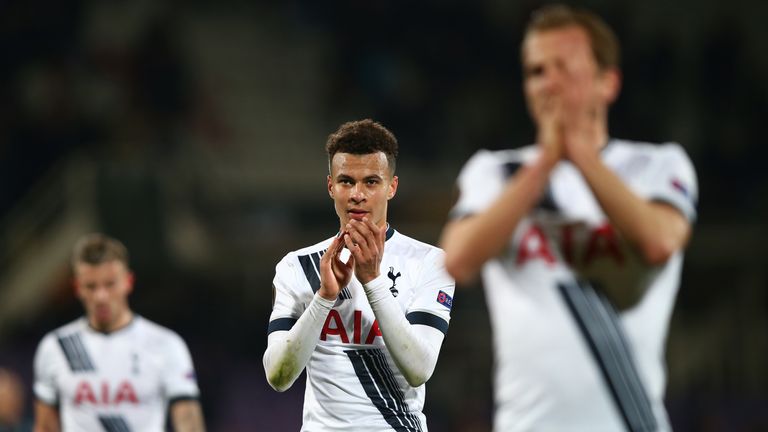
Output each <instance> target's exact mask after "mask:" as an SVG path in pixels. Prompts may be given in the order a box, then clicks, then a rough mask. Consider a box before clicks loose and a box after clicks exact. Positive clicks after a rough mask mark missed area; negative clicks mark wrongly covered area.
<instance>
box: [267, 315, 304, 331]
mask: <svg viewBox="0 0 768 432" xmlns="http://www.w3.org/2000/svg"><path fill="white" fill-rule="evenodd" d="M296 321H298V320H297V319H296V318H278V319H276V320H273V321H270V322H269V327H267V334H270V333H272V332H276V331H280V330H290V329H292V328H293V325H294V324H296Z"/></svg>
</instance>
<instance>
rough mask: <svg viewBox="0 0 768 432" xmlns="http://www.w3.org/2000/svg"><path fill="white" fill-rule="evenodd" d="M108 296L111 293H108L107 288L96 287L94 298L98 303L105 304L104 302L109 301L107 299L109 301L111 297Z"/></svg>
mask: <svg viewBox="0 0 768 432" xmlns="http://www.w3.org/2000/svg"><path fill="white" fill-rule="evenodd" d="M108 294H109V293H108V292H107V288H106V287H103V286H98V287H96V289H95V290H94V293H93V298H94V299H95V300H96V301H97V302H98V303H103V302H105V301H107V299H108V297H109V295H108Z"/></svg>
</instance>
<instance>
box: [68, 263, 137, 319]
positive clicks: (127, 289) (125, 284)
mask: <svg viewBox="0 0 768 432" xmlns="http://www.w3.org/2000/svg"><path fill="white" fill-rule="evenodd" d="M132 289H133V274H132V273H131V272H130V271H129V270H128V269H127V268H126V266H125V264H124V263H123V262H121V261H118V260H115V261H108V262H105V263H102V264H97V265H91V264H86V263H78V264H77V265H76V267H75V291H76V293H77V296H78V298H79V299H80V301H81V302H82V303H83V306H84V307H85V312H86V314H87V315H88V321H89V323H90V324H91V326H93V327H94V328H96V329H97V330H100V331H112V330H115V329H116V328H117V327H119V326H121V325H123V324H124V322H125V320H126V319H127V318H128V317H129V308H128V295H129V294H130V293H131V290H132Z"/></svg>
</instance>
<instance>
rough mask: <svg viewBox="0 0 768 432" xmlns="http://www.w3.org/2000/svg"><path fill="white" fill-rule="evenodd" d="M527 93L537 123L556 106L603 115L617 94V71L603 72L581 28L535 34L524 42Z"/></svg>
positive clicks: (574, 27)
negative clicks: (561, 105)
mask: <svg viewBox="0 0 768 432" xmlns="http://www.w3.org/2000/svg"><path fill="white" fill-rule="evenodd" d="M523 74H524V79H523V80H524V83H523V87H524V92H525V97H526V102H527V104H528V110H529V112H530V113H531V116H532V117H533V119H534V121H535V122H536V123H537V124H540V123H541V120H542V118H543V116H544V115H546V113H547V112H548V111H549V110H551V109H552V107H553V104H556V103H562V104H563V105H564V106H565V107H566V109H576V110H577V111H583V110H589V111H590V112H591V111H596V112H604V111H605V110H607V106H608V105H609V104H610V103H611V102H613V100H614V99H615V98H616V96H617V94H618V79H619V78H618V71H617V70H615V69H608V70H601V69H600V68H599V66H598V64H597V60H596V59H595V56H594V54H593V52H592V47H591V44H590V40H589V36H588V35H587V33H586V31H585V30H584V29H582V28H581V27H578V26H569V27H563V28H559V29H552V30H543V31H535V32H533V33H529V34H528V35H527V36H526V38H525V40H524V41H523Z"/></svg>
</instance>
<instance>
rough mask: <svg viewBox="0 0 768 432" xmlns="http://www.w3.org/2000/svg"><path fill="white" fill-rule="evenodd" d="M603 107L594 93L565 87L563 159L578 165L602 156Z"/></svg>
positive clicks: (583, 88)
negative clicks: (600, 110) (586, 159)
mask: <svg viewBox="0 0 768 432" xmlns="http://www.w3.org/2000/svg"><path fill="white" fill-rule="evenodd" d="M600 105H601V103H600V101H599V99H598V96H597V95H596V94H595V93H594V90H592V89H590V88H586V87H584V86H580V85H577V84H576V83H570V84H569V85H566V86H564V87H563V93H562V106H561V110H560V114H561V117H560V124H561V127H562V130H563V141H562V142H563V147H562V148H563V156H564V157H565V158H566V159H568V160H570V161H571V162H573V163H574V164H576V165H577V166H578V165H579V164H580V161H582V160H583V159H585V158H592V157H598V156H599V150H600V147H601V146H602V144H603V143H600V142H598V140H600V139H601V137H600V125H601V119H600V115H599V109H600V108H599V107H600Z"/></svg>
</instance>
